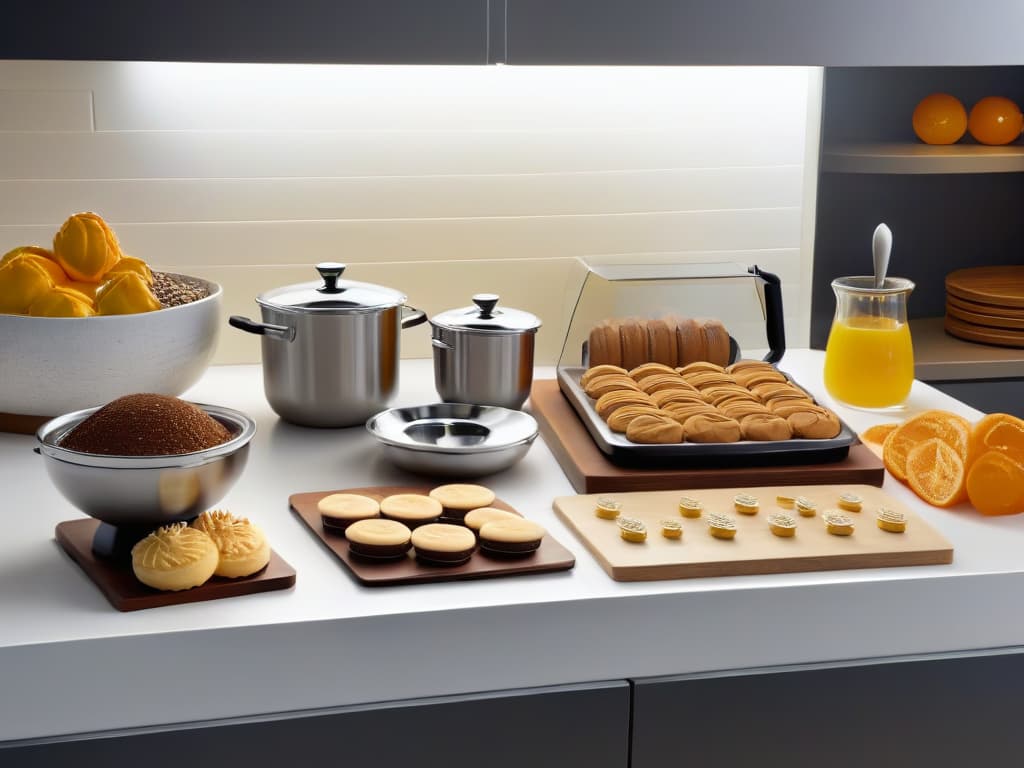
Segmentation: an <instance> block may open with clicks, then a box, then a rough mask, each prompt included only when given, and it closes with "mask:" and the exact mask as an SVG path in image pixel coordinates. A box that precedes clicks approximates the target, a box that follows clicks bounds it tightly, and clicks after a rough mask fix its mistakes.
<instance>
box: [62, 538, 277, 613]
mask: <svg viewBox="0 0 1024 768" xmlns="http://www.w3.org/2000/svg"><path fill="white" fill-rule="evenodd" d="M99 524H100V523H99V520H93V519H91V518H89V519H84V520H65V521H64V522H63V523H58V524H57V529H56V531H55V536H56V539H57V543H58V544H60V546H61V547H62V548H63V549H64V551H65V552H67V553H68V555H69V556H70V557H71V559H72V560H74V561H75V562H76V563H78V565H79V567H81V569H82V570H83V571H85V574H86V576H88V577H89V578H90V579H92V581H93V583H94V584H95V585H96V586H97V587H99V589H100V591H101V592H102V593H103V594H104V596H105V597H106V598H107V600H109V601H110V604H111V605H112V606H114V607H115V608H116V609H117V610H119V611H141V610H143V609H145V608H160V607H162V606H165V605H178V604H181V603H198V602H202V601H204V600H219V599H220V598H222V597H238V596H239V595H251V594H255V593H257V592H271V591H273V590H277V589H288V588H289V587H292V586H294V585H295V569H294V568H292V567H291V566H290V565H289V564H288V563H287V562H285V561H284V560H283V559H282V558H281V557H280V556H279V555H278V554H277V553H276V552H274V551H273V550H271V551H270V562H269V563H268V564H267V567H266V568H264V569H263V570H262V571H259V572H257V573H254V574H253V575H252V576H245V577H243V578H240V579H224V578H221V577H219V576H214V577H213V578H211V579H210V580H209V581H207V582H206V583H205V584H203V585H202V586H199V587H194V588H192V589H186V590H184V591H181V592H160V591H158V590H155V589H152V588H150V587H147V586H146V585H145V584H143V583H142V582H141V581H139V580H138V579H136V578H135V575H134V574H133V573H132V569H131V565H130V564H129V563H118V562H116V561H112V560H107V559H104V558H99V557H97V556H96V555H94V554H93V551H92V537H93V534H95V533H96V529H97V528H98V527H99Z"/></svg>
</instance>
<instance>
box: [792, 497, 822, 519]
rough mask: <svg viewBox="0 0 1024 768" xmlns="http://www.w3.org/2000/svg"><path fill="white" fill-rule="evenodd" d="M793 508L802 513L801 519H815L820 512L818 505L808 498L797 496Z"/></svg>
mask: <svg viewBox="0 0 1024 768" xmlns="http://www.w3.org/2000/svg"><path fill="white" fill-rule="evenodd" d="M793 506H794V507H795V508H796V511H797V512H799V513H800V517H814V515H815V514H817V512H818V505H817V504H816V503H815V502H813V501H811V500H810V499H808V498H807V497H806V496H797V497H796V501H794V502H793Z"/></svg>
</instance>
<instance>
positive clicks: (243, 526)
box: [192, 509, 270, 579]
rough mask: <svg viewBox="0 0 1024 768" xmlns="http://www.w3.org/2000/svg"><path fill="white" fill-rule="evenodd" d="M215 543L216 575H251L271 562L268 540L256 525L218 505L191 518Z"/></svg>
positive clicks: (196, 526) (194, 525) (233, 576)
mask: <svg viewBox="0 0 1024 768" xmlns="http://www.w3.org/2000/svg"><path fill="white" fill-rule="evenodd" d="M192 527H193V528H195V529H197V530H200V531H202V532H203V533H205V534H206V535H207V536H209V537H210V538H211V539H213V543H214V544H216V545H217V552H218V554H219V556H218V559H217V569H216V570H215V571H214V572H213V573H214V575H215V576H223V577H224V578H226V579H237V578H241V577H242V576H251V575H252V574H254V573H256V572H257V571H259V570H262V569H263V568H266V566H267V563H269V562H270V544H269V543H268V542H267V537H266V536H265V535H264V534H263V531H262V530H260V528H259V526H257V525H255V524H254V523H251V522H249V520H248V519H247V518H244V517H236V516H235V515H232V514H231V513H230V512H226V511H224V510H221V509H215V510H211V511H209V512H203V514H201V515H200V516H199V517H197V518H196V519H195V520H193V521H192Z"/></svg>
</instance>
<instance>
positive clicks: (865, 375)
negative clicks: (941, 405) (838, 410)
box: [825, 276, 914, 408]
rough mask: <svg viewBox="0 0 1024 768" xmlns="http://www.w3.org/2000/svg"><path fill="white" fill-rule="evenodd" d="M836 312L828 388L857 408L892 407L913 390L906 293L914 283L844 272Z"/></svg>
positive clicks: (830, 339)
mask: <svg viewBox="0 0 1024 768" xmlns="http://www.w3.org/2000/svg"><path fill="white" fill-rule="evenodd" d="M832 290H833V291H834V292H835V294H836V314H835V318H834V319H833V320H832V330H831V331H830V332H829V335H828V344H827V345H826V347H825V389H827V390H828V393H829V394H830V395H832V397H834V398H835V399H836V400H839V401H840V402H842V403H845V404H846V405H852V406H855V407H858V408H892V407H896V406H899V405H901V404H902V403H903V401H904V400H906V398H907V395H909V394H910V385H911V384H912V383H913V381H914V347H913V344H912V342H911V339H910V326H909V325H908V324H907V297H908V296H909V295H910V292H911V291H913V290H914V284H913V283H912V282H911V281H910V280H907V279H905V278H902V277H887V278H885V281H884V282H883V283H882V287H880V288H876V287H875V278H874V277H871V276H867V277H840V278H836V279H835V280H833V281H832Z"/></svg>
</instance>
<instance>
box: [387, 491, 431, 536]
mask: <svg viewBox="0 0 1024 768" xmlns="http://www.w3.org/2000/svg"><path fill="white" fill-rule="evenodd" d="M441 509H442V508H441V502H439V501H438V500H437V499H432V498H430V497H429V496H424V495H423V494H422V493H396V494H394V495H393V496H388V497H387V498H384V499H381V502H380V513H381V515H383V516H384V517H386V518H388V519H389V520H397V521H398V522H400V523H402V524H404V525H407V526H409V528H416V527H418V526H420V525H426V524H427V523H436V522H437V521H438V520H439V519H440V517H441Z"/></svg>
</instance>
